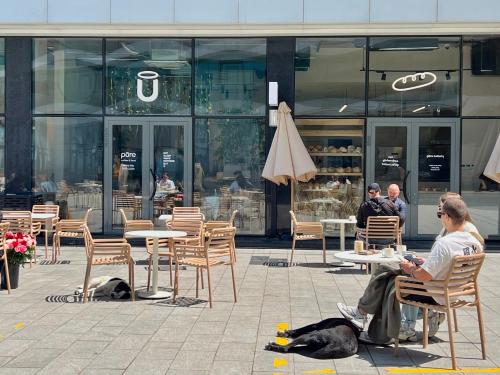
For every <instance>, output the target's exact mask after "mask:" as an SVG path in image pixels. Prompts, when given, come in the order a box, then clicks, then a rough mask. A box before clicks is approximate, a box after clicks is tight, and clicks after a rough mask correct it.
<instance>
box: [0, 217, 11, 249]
mask: <svg viewBox="0 0 500 375" xmlns="http://www.w3.org/2000/svg"><path fill="white" fill-rule="evenodd" d="M8 230H9V223H0V249H4V247H5V234H6V233H7V232H8ZM5 253H6V252H3V254H2V256H0V258H2V257H3V255H4V254H5Z"/></svg>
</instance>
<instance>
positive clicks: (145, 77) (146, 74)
mask: <svg viewBox="0 0 500 375" xmlns="http://www.w3.org/2000/svg"><path fill="white" fill-rule="evenodd" d="M159 76H160V75H159V74H158V73H156V72H153V71H151V70H143V71H142V72H139V73H137V97H138V98H139V100H142V101H143V102H147V103H149V102H154V101H155V100H156V99H157V98H158V77H159ZM150 80H152V81H153V93H152V94H151V95H149V96H145V95H144V92H143V89H142V87H143V86H142V85H143V81H150Z"/></svg>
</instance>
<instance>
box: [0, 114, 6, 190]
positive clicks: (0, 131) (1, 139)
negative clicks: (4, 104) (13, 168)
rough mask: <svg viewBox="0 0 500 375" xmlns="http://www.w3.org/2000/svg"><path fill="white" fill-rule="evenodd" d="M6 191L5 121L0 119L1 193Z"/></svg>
mask: <svg viewBox="0 0 500 375" xmlns="http://www.w3.org/2000/svg"><path fill="white" fill-rule="evenodd" d="M3 191H5V119H4V118H3V117H0V192H3Z"/></svg>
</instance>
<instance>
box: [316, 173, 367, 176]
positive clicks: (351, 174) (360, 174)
mask: <svg viewBox="0 0 500 375" xmlns="http://www.w3.org/2000/svg"><path fill="white" fill-rule="evenodd" d="M316 175H317V176H362V175H363V173H361V172H349V173H348V172H346V173H339V172H318V173H316Z"/></svg>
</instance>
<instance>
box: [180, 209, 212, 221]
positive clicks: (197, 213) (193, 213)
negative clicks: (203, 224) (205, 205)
mask: <svg viewBox="0 0 500 375" xmlns="http://www.w3.org/2000/svg"><path fill="white" fill-rule="evenodd" d="M176 219H180V220H201V221H205V215H204V214H203V213H202V212H201V210H200V207H174V209H173V211H172V220H176Z"/></svg>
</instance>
